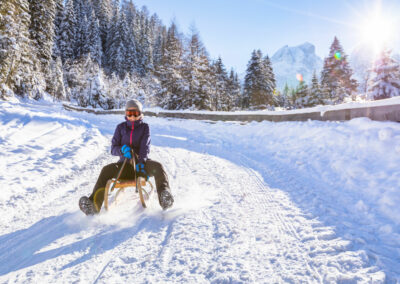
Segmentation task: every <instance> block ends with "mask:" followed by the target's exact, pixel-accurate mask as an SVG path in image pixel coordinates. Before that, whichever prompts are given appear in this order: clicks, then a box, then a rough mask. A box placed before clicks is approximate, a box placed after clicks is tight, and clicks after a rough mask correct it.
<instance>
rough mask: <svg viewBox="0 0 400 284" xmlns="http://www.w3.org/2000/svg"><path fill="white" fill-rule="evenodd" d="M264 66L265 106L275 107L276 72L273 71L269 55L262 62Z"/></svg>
mask: <svg viewBox="0 0 400 284" xmlns="http://www.w3.org/2000/svg"><path fill="white" fill-rule="evenodd" d="M262 66H263V76H264V84H265V92H266V97H265V105H266V106H268V105H269V106H273V105H276V102H275V100H274V92H275V90H276V81H275V75H274V71H273V69H272V63H271V60H270V59H269V57H268V55H267V56H265V58H264V59H263V60H262Z"/></svg>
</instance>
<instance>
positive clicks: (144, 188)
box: [104, 177, 154, 210]
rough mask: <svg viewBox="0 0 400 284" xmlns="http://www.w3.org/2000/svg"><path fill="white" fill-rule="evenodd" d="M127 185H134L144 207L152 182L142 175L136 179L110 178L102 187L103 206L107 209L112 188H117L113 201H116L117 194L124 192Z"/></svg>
mask: <svg viewBox="0 0 400 284" xmlns="http://www.w3.org/2000/svg"><path fill="white" fill-rule="evenodd" d="M127 187H135V188H136V190H135V192H136V193H137V194H139V199H140V203H141V204H142V206H143V208H146V207H147V206H146V202H147V201H148V200H149V199H150V195H151V194H152V192H153V191H154V187H153V184H152V183H151V182H150V181H146V179H144V178H143V177H137V178H136V180H116V179H110V180H108V182H107V185H106V187H105V189H104V208H105V209H106V210H108V207H109V204H110V200H109V197H110V195H111V193H112V192H113V191H114V189H118V191H117V192H116V194H115V197H114V200H113V202H114V203H116V202H117V198H118V195H119V194H120V193H121V192H124V190H125V188H127Z"/></svg>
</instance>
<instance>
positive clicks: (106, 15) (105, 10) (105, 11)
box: [93, 0, 112, 67]
mask: <svg viewBox="0 0 400 284" xmlns="http://www.w3.org/2000/svg"><path fill="white" fill-rule="evenodd" d="M93 8H94V10H95V13H96V18H97V19H98V20H99V31H100V39H101V46H102V53H103V58H102V60H101V62H102V66H103V67H106V63H107V62H106V61H107V60H106V59H105V57H106V50H107V38H108V32H109V29H110V27H109V26H110V19H111V16H112V4H111V0H96V1H93Z"/></svg>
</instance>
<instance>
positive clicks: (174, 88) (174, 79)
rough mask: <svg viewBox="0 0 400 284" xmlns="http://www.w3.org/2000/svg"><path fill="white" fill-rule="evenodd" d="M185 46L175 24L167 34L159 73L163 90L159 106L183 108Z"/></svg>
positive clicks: (159, 95)
mask: <svg viewBox="0 0 400 284" xmlns="http://www.w3.org/2000/svg"><path fill="white" fill-rule="evenodd" d="M182 69H183V45H182V36H181V35H180V34H179V32H178V28H177V26H176V24H175V22H172V23H171V26H170V27H169V28H168V32H167V41H166V44H165V46H164V51H163V57H162V60H161V65H160V67H159V69H158V71H157V75H158V78H159V80H160V82H161V87H162V90H161V91H160V93H159V94H158V98H159V104H160V106H162V107H165V108H167V109H180V108H181V107H182V101H183V96H184V94H185V86H184V79H183V70H182Z"/></svg>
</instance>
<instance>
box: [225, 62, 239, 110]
mask: <svg viewBox="0 0 400 284" xmlns="http://www.w3.org/2000/svg"><path fill="white" fill-rule="evenodd" d="M226 93H227V96H228V97H229V101H228V104H227V110H232V109H239V108H240V107H241V94H240V82H239V78H238V74H237V73H235V71H234V70H233V69H231V71H230V73H229V78H228V83H227V91H226Z"/></svg>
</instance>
